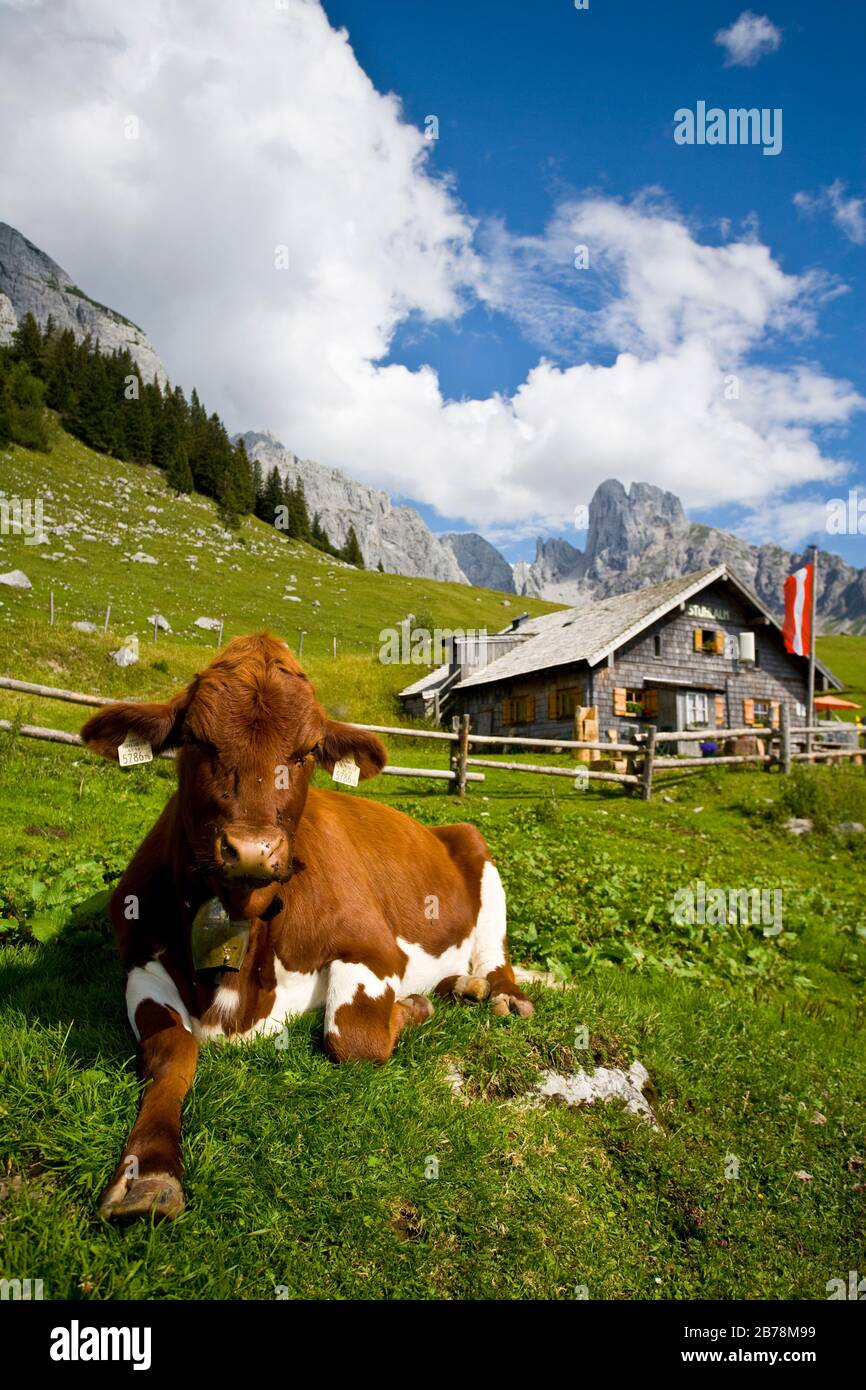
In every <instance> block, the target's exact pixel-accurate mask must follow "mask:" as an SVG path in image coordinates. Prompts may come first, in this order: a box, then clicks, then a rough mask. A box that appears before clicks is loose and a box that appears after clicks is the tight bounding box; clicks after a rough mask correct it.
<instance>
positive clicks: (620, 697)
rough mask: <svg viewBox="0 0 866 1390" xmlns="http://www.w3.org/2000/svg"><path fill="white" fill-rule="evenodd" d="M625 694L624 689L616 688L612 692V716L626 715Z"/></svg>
mask: <svg viewBox="0 0 866 1390" xmlns="http://www.w3.org/2000/svg"><path fill="white" fill-rule="evenodd" d="M626 703H627V693H626V691H625V689H622V688H620V687H617V688H616V689H615V690H614V692H613V712H614V714H623V715H625V714H628V710H627V709H626Z"/></svg>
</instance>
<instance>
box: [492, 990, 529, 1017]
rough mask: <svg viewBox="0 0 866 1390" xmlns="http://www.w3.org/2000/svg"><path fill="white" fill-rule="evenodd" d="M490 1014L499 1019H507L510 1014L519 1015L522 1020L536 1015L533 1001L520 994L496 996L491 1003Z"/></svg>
mask: <svg viewBox="0 0 866 1390" xmlns="http://www.w3.org/2000/svg"><path fill="white" fill-rule="evenodd" d="M490 1012H491V1013H493V1014H496V1015H497V1017H499V1018H505V1017H506V1016H507V1015H508V1014H510V1013H513V1014H519V1015H520V1017H521V1018H531V1017H532V1015H533V1014H534V1013H535V1005H534V1004H533V1002H532V1000H531V999H525V998H524V997H523V996H522V995H518V994H494V996H493V998H492V999H491V1001H490Z"/></svg>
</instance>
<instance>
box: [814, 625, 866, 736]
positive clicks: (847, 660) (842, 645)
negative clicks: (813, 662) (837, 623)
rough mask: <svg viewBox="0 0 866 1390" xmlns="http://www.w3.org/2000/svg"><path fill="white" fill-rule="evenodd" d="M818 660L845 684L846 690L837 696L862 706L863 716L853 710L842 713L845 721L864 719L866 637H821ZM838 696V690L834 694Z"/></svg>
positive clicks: (865, 703)
mask: <svg viewBox="0 0 866 1390" xmlns="http://www.w3.org/2000/svg"><path fill="white" fill-rule="evenodd" d="M815 647H816V651H817V655H818V660H819V661H823V662H825V663H826V664H827V665H828V666H829V667H830V670H831V671H832V672H833V674H834V676H838V677H839V679H840V681H843V682H844V686H845V688H844V690H841V691H839V692H838V693H839V694H840V695H841V696H842V698H843V699H845V700H851V701H853V702H854V703H855V704H857V705H859V706H860V711H861V712H860V714H859V715H857V714H855V712H854V711H853V710H851V711H847V710H846V711H842V713H843V717H844V718H846V719H852V718H853V719H857V718H860V719H862V718H863V712H864V711H866V638H864V637H852V636H849V635H846V634H841V635H839V634H837V635H836V636H833V637H819V638H818V639H817V641H816V643H815ZM830 693H831V694H836V693H837V692H836V691H831V692H830Z"/></svg>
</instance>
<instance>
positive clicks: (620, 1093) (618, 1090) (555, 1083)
mask: <svg viewBox="0 0 866 1390" xmlns="http://www.w3.org/2000/svg"><path fill="white" fill-rule="evenodd" d="M648 1084H649V1073H648V1072H647V1069H646V1067H645V1066H643V1064H642V1063H641V1062H632V1064H631V1066H630V1067H629V1069H628V1071H623V1070H622V1069H621V1068H620V1067H596V1068H595V1070H594V1071H591V1072H586V1071H575V1072H571V1073H570V1074H569V1075H567V1076H564V1075H562V1074H561V1073H559V1072H555V1071H546V1072H545V1073H544V1074H543V1076H542V1077H541V1080H540V1081H539V1083H538V1085H537V1086H536V1088H535V1093H536V1095H539V1096H547V1097H549V1098H550V1099H552V1100H559V1101H561V1102H563V1103H564V1104H565V1105H592V1104H593V1102H594V1101H597V1100H605V1101H607V1100H614V1099H617V1100H621V1101H622V1102H623V1104H624V1105H625V1108H626V1110H628V1111H630V1112H631V1114H632V1115H640V1116H641V1118H642V1119H644V1120H646V1122H647V1123H648V1124H651V1125H652V1126H653V1128H655V1129H658V1128H659V1122H658V1120H657V1119H656V1117H655V1115H654V1114H653V1111H652V1107H651V1106H650V1104H649V1101H648V1100H647V1098H646V1096H645V1095H644V1088H645V1087H646V1086H648Z"/></svg>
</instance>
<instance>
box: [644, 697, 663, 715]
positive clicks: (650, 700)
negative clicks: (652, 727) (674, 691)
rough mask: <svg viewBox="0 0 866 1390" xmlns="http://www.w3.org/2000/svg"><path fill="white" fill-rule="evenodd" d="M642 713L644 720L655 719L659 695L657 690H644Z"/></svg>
mask: <svg viewBox="0 0 866 1390" xmlns="http://www.w3.org/2000/svg"><path fill="white" fill-rule="evenodd" d="M643 712H644V717H645V718H646V719H656V718H657V717H658V712H659V693H658V691H657V690H645V691H644V693H643Z"/></svg>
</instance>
